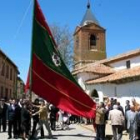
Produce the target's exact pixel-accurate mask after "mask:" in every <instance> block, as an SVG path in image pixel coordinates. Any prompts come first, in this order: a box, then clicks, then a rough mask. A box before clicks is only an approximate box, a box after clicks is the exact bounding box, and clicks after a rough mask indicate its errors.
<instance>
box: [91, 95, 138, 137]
mask: <svg viewBox="0 0 140 140" xmlns="http://www.w3.org/2000/svg"><path fill="white" fill-rule="evenodd" d="M130 103H131V105H130ZM107 120H110V121H111V126H112V133H113V140H122V132H123V131H126V132H127V133H128V134H129V140H140V104H139V103H137V102H136V100H135V99H134V98H133V99H132V100H131V102H130V101H129V100H126V106H125V108H124V109H123V107H122V106H121V104H120V102H117V99H113V98H111V100H110V101H109V102H108V103H106V104H104V103H103V102H100V103H99V104H98V105H97V109H96V117H95V120H94V125H93V126H94V129H95V130H96V140H105V129H106V122H107Z"/></svg>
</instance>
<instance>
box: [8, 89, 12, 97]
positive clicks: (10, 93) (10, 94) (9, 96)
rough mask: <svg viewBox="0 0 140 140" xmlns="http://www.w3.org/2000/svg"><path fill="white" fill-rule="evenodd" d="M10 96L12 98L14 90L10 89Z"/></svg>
mask: <svg viewBox="0 0 140 140" xmlns="http://www.w3.org/2000/svg"><path fill="white" fill-rule="evenodd" d="M9 98H12V90H11V89H10V95H9Z"/></svg>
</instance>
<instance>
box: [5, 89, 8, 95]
mask: <svg viewBox="0 0 140 140" xmlns="http://www.w3.org/2000/svg"><path fill="white" fill-rule="evenodd" d="M5 97H8V88H5Z"/></svg>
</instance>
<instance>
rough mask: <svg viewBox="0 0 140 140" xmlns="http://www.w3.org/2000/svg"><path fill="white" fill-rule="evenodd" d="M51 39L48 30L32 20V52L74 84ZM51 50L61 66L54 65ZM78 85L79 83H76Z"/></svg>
mask: <svg viewBox="0 0 140 140" xmlns="http://www.w3.org/2000/svg"><path fill="white" fill-rule="evenodd" d="M54 47H55V46H54V44H53V42H52V39H51V38H50V36H49V34H48V32H47V31H46V30H45V29H44V28H42V27H41V26H40V24H39V23H38V22H37V21H36V20H34V33H33V53H35V54H36V55H37V56H38V57H39V58H40V59H41V60H42V61H43V63H45V64H46V65H47V66H49V67H50V68H51V69H53V70H55V71H56V72H58V73H60V74H61V75H63V76H64V77H66V78H68V79H69V80H71V81H72V82H74V83H75V84H76V85H78V84H77V82H76V80H75V79H74V77H73V76H72V75H71V73H70V71H69V70H68V68H67V67H66V65H65V64H64V62H63V60H62V58H61V56H60V54H59V52H56V49H55V48H54ZM53 52H55V53H57V54H58V55H59V57H60V59H61V66H58V67H56V66H55V65H54V62H53V61H52V55H53ZM78 86H79V85H78Z"/></svg>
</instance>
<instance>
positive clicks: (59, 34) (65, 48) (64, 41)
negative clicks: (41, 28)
mask: <svg viewBox="0 0 140 140" xmlns="http://www.w3.org/2000/svg"><path fill="white" fill-rule="evenodd" d="M50 28H51V31H52V34H53V37H54V39H55V41H56V44H57V47H58V49H59V51H60V54H61V56H62V59H63V60H64V62H65V64H66V65H67V67H68V68H69V69H71V68H72V65H73V39H72V33H70V31H69V28H68V26H64V27H61V26H59V25H58V24H56V23H54V24H52V25H51V26H50Z"/></svg>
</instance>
